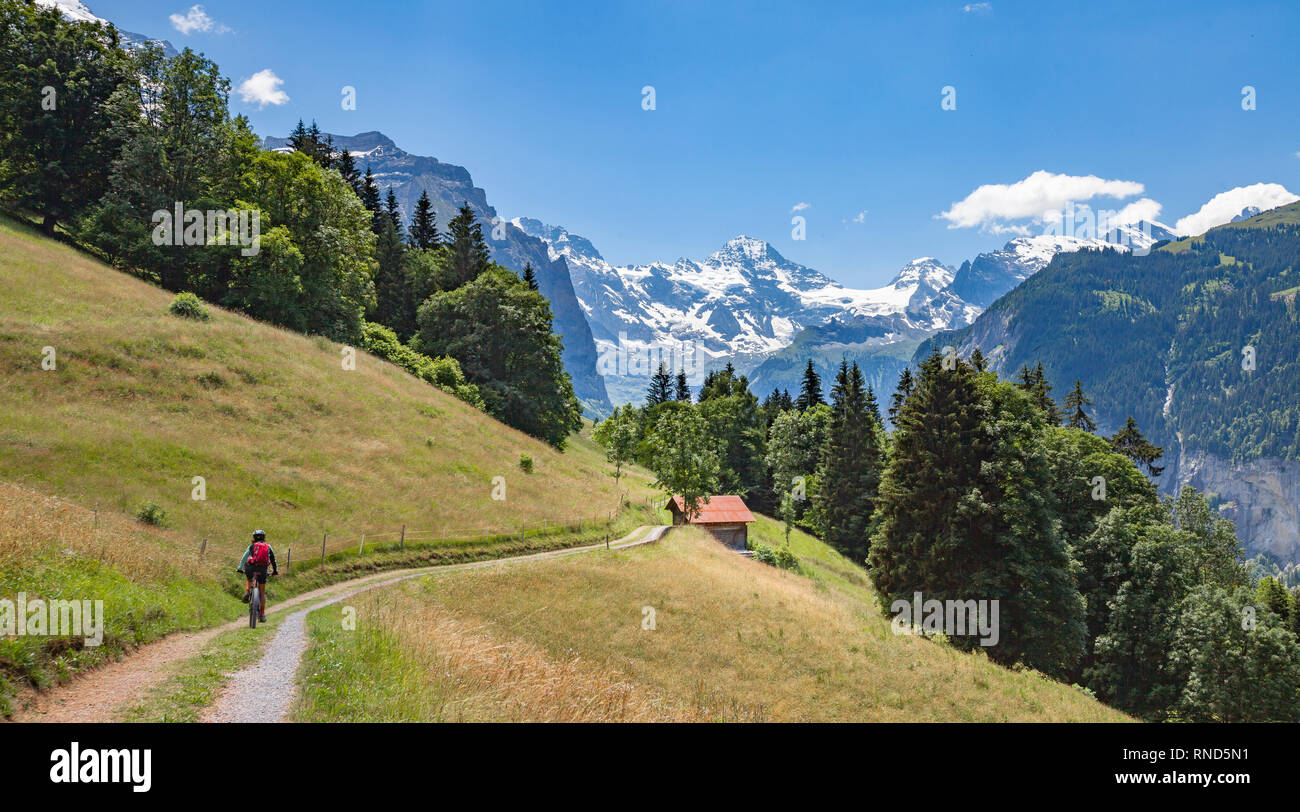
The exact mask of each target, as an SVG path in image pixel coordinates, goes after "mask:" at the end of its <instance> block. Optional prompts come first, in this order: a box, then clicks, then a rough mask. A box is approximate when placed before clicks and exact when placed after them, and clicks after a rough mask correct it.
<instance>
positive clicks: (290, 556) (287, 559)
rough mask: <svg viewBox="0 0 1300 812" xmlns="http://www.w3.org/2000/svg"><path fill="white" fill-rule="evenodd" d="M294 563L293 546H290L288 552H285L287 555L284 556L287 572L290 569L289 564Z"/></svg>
mask: <svg viewBox="0 0 1300 812" xmlns="http://www.w3.org/2000/svg"><path fill="white" fill-rule="evenodd" d="M292 563H293V548H292V547H290V548H289V551H288V553H286V554H285V557H284V571H285V572H288V571H289V565H290V564H292Z"/></svg>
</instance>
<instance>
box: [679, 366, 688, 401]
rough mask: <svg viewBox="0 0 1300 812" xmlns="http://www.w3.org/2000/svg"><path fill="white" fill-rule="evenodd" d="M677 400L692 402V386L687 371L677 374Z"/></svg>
mask: <svg viewBox="0 0 1300 812" xmlns="http://www.w3.org/2000/svg"><path fill="white" fill-rule="evenodd" d="M676 394H677V399H678V400H680V401H684V402H686V403H690V402H691V385H690V383H688V382H687V380H686V370H684V369H683V370H682V371H680V372H678V373H677V393H676Z"/></svg>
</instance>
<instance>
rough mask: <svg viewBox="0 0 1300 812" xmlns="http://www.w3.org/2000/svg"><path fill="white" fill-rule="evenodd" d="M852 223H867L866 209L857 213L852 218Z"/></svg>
mask: <svg viewBox="0 0 1300 812" xmlns="http://www.w3.org/2000/svg"><path fill="white" fill-rule="evenodd" d="M853 222H855V223H865V222H867V210H866V209H863V210H862V211H860V212H858V213H857V214H856V215H854V217H853Z"/></svg>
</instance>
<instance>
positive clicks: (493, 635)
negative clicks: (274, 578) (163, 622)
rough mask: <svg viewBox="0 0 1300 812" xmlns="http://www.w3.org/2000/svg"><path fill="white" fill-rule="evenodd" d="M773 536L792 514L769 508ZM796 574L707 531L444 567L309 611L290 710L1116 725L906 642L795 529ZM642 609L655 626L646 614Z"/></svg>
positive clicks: (1096, 712)
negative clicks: (346, 606)
mask: <svg viewBox="0 0 1300 812" xmlns="http://www.w3.org/2000/svg"><path fill="white" fill-rule="evenodd" d="M756 531H757V533H758V534H759V535H760V536H763V537H765V538H764V543H771V542H776V543H780V538H781V535H782V529H781V526H780V525H779V524H778V523H776V522H774V521H772V520H770V519H760V520H759V522H758V523H757V528H756ZM790 544H791V549H792V550H793V551H795V553H796V555H797V556H798V557H799V560H800V569H801V572H800V573H798V574H796V573H793V572H788V571H785V570H779V569H776V568H773V567H770V566H767V565H765V564H761V563H759V562H756V561H752V560H749V559H747V558H744V557H742V556H740V555H739V554H737V553H735V552H733V551H730V550H728V549H725V548H724V547H722V546H721V545H719V544H718V543H716V542H714V541H713V540H711V539H710V538H708V537H707V536H705V535H704V534H703V533H702V532H700V531H698V530H694V529H691V530H687V531H675V532H674V533H672V534H670V535H669V536H668V538H667V539H666V540H665V541H662V542H660V543H658V544H653V545H648V546H644V547H637V548H632V549H628V550H623V551H612V552H608V553H606V552H597V553H593V554H588V555H583V556H577V557H573V558H566V559H555V560H545V561H536V562H528V563H520V564H511V565H508V566H504V567H493V568H490V569H482V570H472V571H464V572H454V573H446V574H440V575H434V576H429V577H425V578H421V579H416V580H412V581H407V582H403V583H400V584H396V585H393V586H390V587H385V588H383V589H378V590H374V591H372V592H369V593H365V594H363V595H359V596H357V597H356V598H354V599H353V600H352V601H350V602H349V603H350V605H352V606H353V607H354V608H355V609H356V612H357V626H356V630H347V629H344V628H343V626H342V623H341V619H342V614H341V608H340V607H339V606H332V607H326V608H324V609H321V610H318V611H317V612H315V613H313V614H312V615H311V616H310V618H309V621H310V622H309V629H310V632H311V635H312V644H311V648H310V650H309V653H308V657H307V664H306V665H305V667H304V668H303V671H302V675H301V679H302V689H303V690H302V691H301V694H300V698H299V703H298V705H297V707H296V708H295V710H294V714H295V717H296V718H298V719H301V720H308V721H311V720H315V721H321V720H326V719H329V720H347V721H377V720H383V721H397V720H405V721H415V720H420V721H661V720H673V721H936V722H938V721H1122V720H1124V719H1125V718H1126V717H1125V716H1124V715H1123V714H1121V713H1119V712H1117V711H1114V710H1111V709H1109V708H1107V707H1105V706H1103V705H1101V704H1100V703H1098V702H1096V701H1095V700H1093V699H1092V698H1090V697H1089V696H1087V695H1086V694H1084V693H1083V692H1082V691H1080V690H1078V689H1075V688H1072V687H1069V686H1065V685H1061V684H1059V683H1055V682H1052V681H1050V680H1048V679H1046V678H1044V677H1042V676H1040V675H1038V674H1037V673H1034V672H1028V671H1013V670H1008V669H1005V668H1002V667H999V666H997V665H995V664H993V663H992V662H990V661H989V660H988V659H987V658H986V657H984V656H983V655H980V654H967V653H963V652H960V651H957V650H955V649H953V648H951V647H949V646H947V645H945V644H944V643H942V642H940V641H937V640H929V639H924V638H921V637H910V636H899V635H895V634H893V633H892V631H891V630H890V627H889V622H888V620H887V619H886V618H884V617H883V616H882V615H881V614H880V612H879V609H878V608H877V606H876V603H875V599H874V596H873V595H872V593H871V590H870V587H869V586H868V585H867V581H866V574H865V572H864V571H863V570H862V569H861V568H860V567H858V566H857V565H855V564H853V563H852V562H850V561H848V560H847V559H845V558H843V557H842V556H840V555H838V554H837V553H836V552H835V551H833V550H831V549H830V548H828V547H826V546H825V545H823V544H821V543H820V542H818V541H817V540H816V539H814V538H812V537H810V536H807V535H806V534H803V533H800V532H798V531H795V532H794V533H792V534H791V542H790ZM645 607H652V608H653V610H654V621H655V622H654V626H655V628H654V629H653V630H649V629H645V628H643V620H644V619H645V617H646V615H645Z"/></svg>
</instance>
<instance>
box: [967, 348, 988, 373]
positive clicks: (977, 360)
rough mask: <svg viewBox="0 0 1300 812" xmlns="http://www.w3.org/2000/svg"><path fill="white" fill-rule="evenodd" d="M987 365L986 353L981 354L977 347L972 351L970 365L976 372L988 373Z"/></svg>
mask: <svg viewBox="0 0 1300 812" xmlns="http://www.w3.org/2000/svg"><path fill="white" fill-rule="evenodd" d="M987 363H988V362H987V361H986V360H985V358H984V353H982V352H980V348H979V347H976V348H975V349H974V350H972V351H971V354H970V365H971V366H973V367H975V371H976V372H985V371H986V370H985V366H986V365H987Z"/></svg>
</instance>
